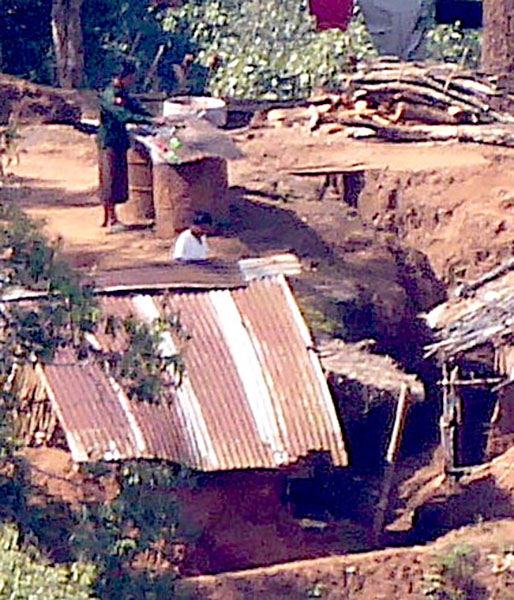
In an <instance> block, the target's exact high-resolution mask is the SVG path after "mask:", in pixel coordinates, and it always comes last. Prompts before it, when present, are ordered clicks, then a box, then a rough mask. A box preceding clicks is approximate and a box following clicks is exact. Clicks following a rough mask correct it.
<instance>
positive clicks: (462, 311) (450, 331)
mask: <svg viewBox="0 0 514 600" xmlns="http://www.w3.org/2000/svg"><path fill="white" fill-rule="evenodd" d="M455 295H456V297H454V298H452V299H451V300H448V301H447V302H445V303H444V304H440V305H439V306H436V307H435V308H434V309H433V310H432V311H430V312H429V313H428V314H427V315H425V319H426V322H427V324H428V325H429V327H430V328H431V329H432V330H433V331H434V335H435V342H434V343H432V344H430V345H429V346H427V348H426V356H427V357H428V356H432V355H438V356H439V358H440V359H441V360H444V359H445V358H448V357H452V356H455V355H457V354H459V353H462V352H466V351H469V350H472V349H473V348H476V347H478V346H482V345H483V344H486V343H493V344H494V345H495V346H501V345H503V344H505V343H506V342H507V341H508V340H510V339H511V338H512V337H513V333H514V259H511V260H510V261H508V262H507V263H505V264H504V265H502V266H501V267H499V268H497V269H494V270H492V271H490V272H489V273H486V275H484V276H483V277H481V278H480V279H478V280H477V281H475V282H472V283H469V284H467V285H464V286H462V287H461V288H460V289H458V290H457V292H456V294H455Z"/></svg>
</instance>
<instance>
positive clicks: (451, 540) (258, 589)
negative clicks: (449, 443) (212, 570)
mask: <svg viewBox="0 0 514 600" xmlns="http://www.w3.org/2000/svg"><path fill="white" fill-rule="evenodd" d="M513 540H514V525H513V522H512V521H499V522H497V523H491V524H483V525H476V526H473V527H467V528H463V529H461V530H459V531H456V532H453V533H451V534H450V535H448V536H446V537H444V538H442V539H440V540H438V542H437V543H436V544H433V545H430V546H427V547H420V546H416V547H413V548H408V549H389V550H383V551H379V552H370V553H367V554H358V555H348V556H334V557H329V558H323V559H318V560H311V561H301V562H296V563H289V564H287V565H277V566H274V567H269V568H265V569H255V570H252V571H242V572H240V573H229V574H226V575H218V576H204V577H198V578H194V579H190V580H184V581H183V582H181V583H180V585H179V594H178V597H179V598H181V599H183V600H186V599H188V600H200V599H201V600H260V599H262V600H304V599H305V598H322V599H323V600H342V599H344V600H423V599H426V598H431V597H434V598H435V597H441V598H442V597H443V596H442V595H439V596H436V595H434V593H435V592H436V591H437V590H438V589H439V591H440V592H441V593H442V592H443V591H446V592H447V593H448V594H450V593H452V592H453V593H454V595H447V596H444V597H445V598H446V597H447V598H469V599H470V600H486V599H487V600H508V599H509V598H511V597H512V593H513V592H514V572H513V569H512V566H513V563H514V553H513V546H512V542H513ZM430 590H432V595H429V592H430ZM459 590H460V593H461V595H457V593H458V591H459ZM464 593H467V595H463V594H464Z"/></svg>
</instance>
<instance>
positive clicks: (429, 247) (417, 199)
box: [359, 150, 514, 285]
mask: <svg viewBox="0 0 514 600" xmlns="http://www.w3.org/2000/svg"><path fill="white" fill-rule="evenodd" d="M484 156H485V157H487V158H488V162H487V164H484V165H483V166H482V167H480V168H476V166H468V167H459V168H452V169H450V168H443V169H428V170H426V171H422V172H417V173H412V172H403V173H391V172H387V171H381V172H378V171H375V172H372V173H369V174H368V177H367V185H366V187H365V189H364V192H363V194H362V195H361V198H360V200H359V207H360V210H361V214H362V215H363V217H364V218H365V220H366V221H368V222H372V223H373V224H374V225H375V226H377V227H378V228H379V229H382V230H383V231H386V232H389V233H390V234H393V235H397V236H398V237H399V239H400V241H401V243H402V244H405V245H408V246H410V247H413V248H416V249H417V250H419V251H421V252H423V253H424V254H426V255H427V257H428V258H429V260H430V262H431V264H432V266H433V268H434V270H435V272H436V274H437V275H438V276H439V277H440V278H441V279H442V280H443V281H444V282H445V283H446V284H448V285H453V284H455V283H457V282H460V281H463V280H466V279H470V278H475V277H477V276H479V275H480V274H482V273H484V272H486V271H488V270H489V269H491V268H493V267H494V266H496V265H498V264H499V263H501V262H502V261H504V260H505V259H507V258H510V257H511V256H512V255H513V253H514V154H513V153H512V151H510V150H508V151H507V150H506V151H502V152H501V153H500V152H495V151H494V150H485V151H484Z"/></svg>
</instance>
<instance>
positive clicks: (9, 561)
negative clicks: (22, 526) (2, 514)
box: [0, 524, 96, 600]
mask: <svg viewBox="0 0 514 600" xmlns="http://www.w3.org/2000/svg"><path fill="white" fill-rule="evenodd" d="M95 580H96V568H95V567H94V566H93V565H91V564H87V563H72V564H69V565H65V566H64V565H61V566H53V565H51V564H48V563H47V562H45V561H44V559H43V557H42V556H41V555H40V554H39V552H38V551H37V550H36V549H35V548H34V547H32V548H28V549H21V548H20V545H19V532H18V529H17V527H16V526H15V525H12V524H11V525H3V526H2V527H0V598H5V599H8V598H9V599H13V600H14V599H16V600H70V598H73V599H74V600H89V599H91V600H92V599H93V585H94V583H95Z"/></svg>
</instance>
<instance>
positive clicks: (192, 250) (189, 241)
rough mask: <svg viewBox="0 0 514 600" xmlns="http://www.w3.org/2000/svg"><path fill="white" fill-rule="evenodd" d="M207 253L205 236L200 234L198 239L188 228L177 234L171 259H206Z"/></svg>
mask: <svg viewBox="0 0 514 600" xmlns="http://www.w3.org/2000/svg"><path fill="white" fill-rule="evenodd" d="M207 254H208V247H207V237H206V236H205V235H202V236H201V237H200V239H198V238H197V237H196V236H195V235H193V234H192V232H191V230H190V229H186V230H185V231H183V232H182V233H181V234H180V235H179V236H178V238H177V241H176V242H175V247H174V248H173V260H206V258H207Z"/></svg>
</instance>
